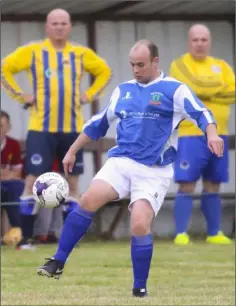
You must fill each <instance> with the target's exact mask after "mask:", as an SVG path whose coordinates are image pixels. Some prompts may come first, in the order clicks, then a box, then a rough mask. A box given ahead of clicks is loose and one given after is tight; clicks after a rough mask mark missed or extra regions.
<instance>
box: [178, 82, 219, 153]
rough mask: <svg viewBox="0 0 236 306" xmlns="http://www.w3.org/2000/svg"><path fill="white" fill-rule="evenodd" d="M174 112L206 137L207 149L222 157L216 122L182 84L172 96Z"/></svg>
mask: <svg viewBox="0 0 236 306" xmlns="http://www.w3.org/2000/svg"><path fill="white" fill-rule="evenodd" d="M174 104H175V111H176V110H177V112H180V113H181V114H182V119H189V120H191V121H192V122H193V123H194V124H195V125H197V126H198V127H199V128H200V129H201V130H202V132H203V133H204V134H206V136H207V143H208V147H209V149H210V150H211V152H212V153H215V154H216V155H217V156H219V157H221V156H223V149H224V147H223V145H224V142H223V140H222V139H221V138H220V137H219V136H218V135H217V127H216V121H215V119H214V117H213V115H212V113H211V112H210V111H209V110H208V109H207V108H206V107H205V106H204V104H203V103H202V102H201V100H200V99H199V98H198V97H197V96H196V95H195V94H194V93H193V92H192V91H191V90H190V89H189V88H188V87H187V86H186V85H184V84H182V85H180V86H179V88H178V89H177V90H176V92H175V95H174Z"/></svg>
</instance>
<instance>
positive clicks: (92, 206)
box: [79, 192, 102, 212]
mask: <svg viewBox="0 0 236 306" xmlns="http://www.w3.org/2000/svg"><path fill="white" fill-rule="evenodd" d="M79 204H80V206H81V207H82V208H83V209H85V210H88V211H93V212H95V211H97V210H98V209H99V208H100V206H101V204H102V203H101V201H100V199H99V198H97V197H95V196H94V194H92V193H91V192H86V193H84V194H83V195H82V196H81V198H80V202H79Z"/></svg>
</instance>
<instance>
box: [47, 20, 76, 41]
mask: <svg viewBox="0 0 236 306" xmlns="http://www.w3.org/2000/svg"><path fill="white" fill-rule="evenodd" d="M46 32H47V35H48V37H49V38H51V39H54V40H67V39H68V37H69V34H70V32H71V22H70V19H69V17H68V16H67V15H58V16H51V17H50V18H49V19H48V20H47V23H46Z"/></svg>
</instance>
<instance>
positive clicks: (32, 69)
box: [30, 53, 38, 110]
mask: <svg viewBox="0 0 236 306" xmlns="http://www.w3.org/2000/svg"><path fill="white" fill-rule="evenodd" d="M30 70H31V73H32V79H33V94H34V97H37V74H36V67H35V54H34V53H33V60H32V64H31V67H30ZM35 108H36V110H37V108H38V106H37V99H36V101H35Z"/></svg>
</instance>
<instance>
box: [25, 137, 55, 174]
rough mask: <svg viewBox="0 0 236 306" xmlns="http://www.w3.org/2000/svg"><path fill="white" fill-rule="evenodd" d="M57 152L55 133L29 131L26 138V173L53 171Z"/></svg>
mask: <svg viewBox="0 0 236 306" xmlns="http://www.w3.org/2000/svg"><path fill="white" fill-rule="evenodd" d="M55 153H56V139H55V136H54V134H53V133H48V132H36V131H29V132H28V135H27V140H26V161H25V163H26V167H25V168H26V169H25V172H26V175H33V176H39V175H40V174H42V173H44V172H48V171H52V165H53V160H54V157H55Z"/></svg>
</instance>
